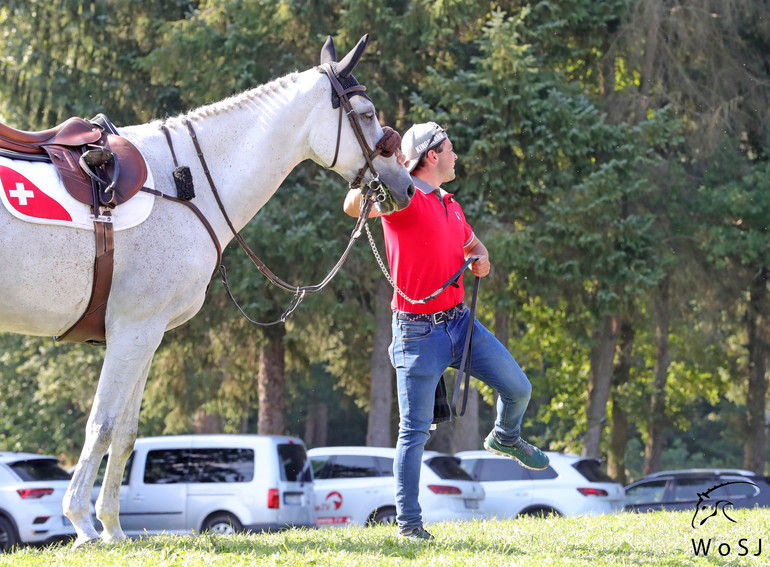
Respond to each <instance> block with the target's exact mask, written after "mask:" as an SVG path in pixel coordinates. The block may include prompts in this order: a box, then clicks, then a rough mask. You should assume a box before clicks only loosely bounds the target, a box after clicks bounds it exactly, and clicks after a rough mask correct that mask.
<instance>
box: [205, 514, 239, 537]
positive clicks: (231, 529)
mask: <svg viewBox="0 0 770 567" xmlns="http://www.w3.org/2000/svg"><path fill="white" fill-rule="evenodd" d="M242 531H243V525H242V524H241V523H240V522H239V521H238V518H236V517H235V516H233V515H231V514H225V513H222V514H215V515H213V516H211V517H210V518H207V519H206V521H205V522H203V528H202V529H201V532H209V533H216V534H234V533H238V532H242Z"/></svg>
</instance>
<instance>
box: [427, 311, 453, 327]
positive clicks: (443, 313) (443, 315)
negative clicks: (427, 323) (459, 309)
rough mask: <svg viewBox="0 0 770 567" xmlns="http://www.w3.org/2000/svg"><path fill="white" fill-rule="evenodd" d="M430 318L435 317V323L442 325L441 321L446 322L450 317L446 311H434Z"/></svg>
mask: <svg viewBox="0 0 770 567" xmlns="http://www.w3.org/2000/svg"><path fill="white" fill-rule="evenodd" d="M430 318H431V319H433V324H434V325H440V324H441V323H446V322H447V321H448V320H449V317H448V315H447V313H446V311H439V312H438V313H433V314H432V315H431V316H430Z"/></svg>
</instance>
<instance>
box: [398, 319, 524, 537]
mask: <svg viewBox="0 0 770 567" xmlns="http://www.w3.org/2000/svg"><path fill="white" fill-rule="evenodd" d="M469 323H470V310H469V309H466V310H465V311H464V312H463V313H462V314H461V315H460V316H458V317H455V318H454V319H452V320H451V321H449V322H447V323H440V324H438V325H434V324H432V323H423V322H414V321H399V320H397V319H396V317H395V315H394V317H393V342H392V343H391V345H390V348H389V354H390V361H391V363H392V364H393V367H394V368H395V369H396V382H397V385H398V408H399V414H400V422H399V430H398V443H397V444H396V459H395V461H394V463H393V474H394V476H395V480H396V512H397V517H396V519H397V522H398V527H399V530H400V531H401V532H402V533H403V532H408V531H411V530H413V529H415V528H419V527H420V526H422V515H421V513H422V510H421V508H420V504H419V503H418V501H417V497H418V494H419V484H420V468H421V466H422V454H423V450H424V448H425V443H426V442H427V441H428V438H429V437H430V433H429V430H430V424H431V422H432V421H433V402H434V395H435V391H436V386H437V385H438V381H439V378H440V377H441V375H442V374H443V372H444V371H445V370H446V369H447V368H449V367H452V368H458V367H459V365H460V359H461V357H462V353H463V347H464V345H465V334H466V330H467V328H468V324H469ZM473 323H474V325H475V328H474V331H473V349H472V352H471V354H470V356H471V372H472V374H473V376H474V377H475V378H478V379H479V380H481V381H482V382H484V383H486V384H487V385H489V386H490V387H492V388H494V389H495V390H497V393H498V394H499V397H498V400H497V419H496V421H495V427H494V432H495V437H497V439H498V441H500V442H501V443H504V444H506V445H509V444H512V443H513V442H514V441H515V440H516V439H517V438H518V437H519V432H520V430H521V420H522V417H523V416H524V411H525V410H526V409H527V405H528V404H529V398H530V395H531V393H532V386H531V384H530V383H529V380H528V379H527V376H526V375H525V374H524V372H522V370H521V368H519V365H518V364H517V363H516V361H515V360H514V359H513V357H512V356H511V354H510V353H509V352H508V350H507V349H506V348H505V347H504V346H503V345H502V344H501V343H500V341H498V340H497V338H495V336H494V335H493V334H492V333H490V332H489V331H488V330H487V329H486V328H485V327H484V326H483V325H482V324H481V323H479V322H478V321H476V320H474V322H473ZM447 388H448V389H451V388H452V384H451V383H450V384H447Z"/></svg>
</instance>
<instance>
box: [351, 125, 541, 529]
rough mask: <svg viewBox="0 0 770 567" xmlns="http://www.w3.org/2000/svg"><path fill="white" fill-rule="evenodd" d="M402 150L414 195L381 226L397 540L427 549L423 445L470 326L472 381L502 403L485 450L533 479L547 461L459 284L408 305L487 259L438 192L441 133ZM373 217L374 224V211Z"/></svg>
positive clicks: (354, 194)
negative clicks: (524, 432)
mask: <svg viewBox="0 0 770 567" xmlns="http://www.w3.org/2000/svg"><path fill="white" fill-rule="evenodd" d="M401 149H402V153H403V156H400V158H401V159H404V160H406V161H405V165H406V167H407V169H408V170H409V171H410V172H411V174H412V179H413V181H414V184H415V187H416V188H417V190H416V191H415V195H414V197H413V198H412V201H411V202H410V204H409V206H408V207H407V208H406V209H403V210H400V211H396V212H394V213H391V214H389V215H387V216H383V217H382V226H383V230H384V233H385V246H386V250H387V255H388V264H389V265H390V270H391V272H392V276H393V281H395V283H396V287H397V288H398V289H397V290H395V291H394V293H393V300H392V302H391V307H392V308H393V342H392V343H391V345H390V348H389V354H390V360H391V363H392V364H393V366H394V368H395V369H396V380H397V386H398V405H399V414H400V421H399V433H398V443H397V444H396V459H395V461H394V464H393V472H394V476H395V480H396V512H397V517H396V519H397V522H398V527H399V531H400V532H401V535H403V536H405V537H410V538H417V539H428V540H430V539H433V536H432V535H430V534H429V533H428V532H427V531H426V530H425V528H424V527H423V525H422V515H421V513H422V511H421V509H420V505H419V503H418V501H417V499H418V495H419V481H420V467H421V466H422V454H423V450H424V447H425V443H426V442H427V440H428V438H429V437H430V433H429V430H430V425H431V422H432V420H433V407H434V399H435V391H436V386H437V385H438V382H439V379H440V378H441V375H442V374H443V372H444V371H445V370H446V369H447V368H449V367H453V368H458V367H459V365H460V362H461V357H462V351H463V347H464V342H465V335H466V333H467V331H468V328H469V325H471V324H472V325H474V331H473V332H474V334H473V348H472V351H471V353H470V358H471V372H472V374H473V375H474V376H475V377H477V378H478V379H480V380H481V381H483V382H484V383H486V384H487V385H489V386H491V387H492V388H494V389H495V390H497V392H498V394H499V397H498V402H497V419H496V420H495V426H494V429H493V430H492V432H491V433H490V434H489V435H488V436H487V438H486V440H485V441H484V448H486V449H487V450H488V451H491V452H493V453H496V454H500V455H504V456H507V457H512V458H514V459H516V460H517V461H519V462H520V463H521V464H522V465H524V466H525V467H528V468H531V469H538V470H540V469H544V468H546V467H547V466H548V457H547V456H546V455H545V454H544V453H543V452H542V451H540V450H539V449H538V448H537V447H534V446H532V445H530V444H529V443H527V442H526V441H524V440H523V439H522V438H521V436H520V431H521V420H522V417H523V415H524V411H525V410H526V409H527V405H528V404H529V398H530V395H531V391H532V387H531V385H530V383H529V380H528V379H527V377H526V375H525V374H524V373H523V372H522V370H521V368H519V365H518V364H517V363H516V361H515V360H514V359H513V357H512V356H511V354H510V353H509V352H508V350H507V349H506V348H505V347H504V346H503V345H502V344H501V343H500V342H499V341H498V340H497V339H496V338H495V336H494V335H493V334H492V333H490V332H489V331H488V330H487V329H486V328H484V327H483V326H482V325H481V324H480V323H479V322H478V321H477V320H473V321H471V317H470V311H469V309H467V307H466V306H465V303H464V302H463V298H464V293H465V291H464V289H463V286H462V277H461V278H460V280H459V282H458V283H459V284H460V286H459V287H454V286H449V287H448V288H447V289H446V290H445V291H443V292H442V293H441V294H439V295H438V297H436V298H435V299H433V300H431V301H428V302H426V303H424V304H423V303H419V302H415V301H419V300H421V299H423V298H425V297H427V296H429V295H431V294H432V293H433V292H435V291H436V290H438V289H440V288H441V287H442V286H443V285H444V284H445V283H446V282H447V281H448V280H449V279H450V278H451V277H452V275H454V274H455V272H457V270H458V269H460V267H461V266H462V265H463V263H464V262H465V260H466V259H467V258H471V257H472V256H476V257H477V258H478V259H477V260H476V261H475V262H473V263H472V264H471V271H472V272H473V274H474V275H475V276H478V277H483V276H486V275H487V274H489V269H490V264H489V253H488V251H487V249H486V247H485V246H484V244H483V243H482V242H481V241H480V240H479V239H478V237H476V235H475V234H474V233H473V230H472V229H471V227H470V225H469V224H468V223H467V222H466V220H465V215H464V214H463V211H462V209H461V208H460V205H459V204H458V203H457V201H455V200H454V197H453V195H451V194H449V193H447V192H446V191H444V190H443V189H442V188H441V185H442V184H443V183H448V182H450V181H452V180H453V179H454V178H455V167H454V165H455V161H456V160H457V154H455V152H454V148H453V147H452V142H451V140H450V139H449V137H448V136H447V134H446V130H445V129H444V128H442V127H440V126H439V125H438V124H436V123H434V122H427V123H425V124H415V125H414V126H412V127H411V128H410V129H409V130H408V131H407V132H406V134H404V137H403V140H402V144H401ZM360 204H361V193H360V191H359V190H357V189H354V190H351V191H350V192H349V193H348V195H347V197H346V199H345V206H344V208H345V212H347V213H348V214H349V215H351V216H356V217H357V216H358V214H359V211H360ZM370 216H371V217H374V216H380V214H379V213H378V212H377V211H376V210H375V209H372V213H370ZM399 290H400V291H401V292H402V293H399ZM404 296H406V297H404Z"/></svg>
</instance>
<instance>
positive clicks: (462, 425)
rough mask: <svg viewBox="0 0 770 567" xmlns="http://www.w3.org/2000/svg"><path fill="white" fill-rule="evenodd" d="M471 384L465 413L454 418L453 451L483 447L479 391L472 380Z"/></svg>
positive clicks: (448, 386) (473, 449)
mask: <svg viewBox="0 0 770 567" xmlns="http://www.w3.org/2000/svg"><path fill="white" fill-rule="evenodd" d="M470 386H471V387H470V390H468V405H467V406H465V415H464V416H463V417H461V418H460V419H454V421H453V422H452V425H453V426H454V435H453V436H452V452H453V453H457V452H459V451H475V450H476V449H481V438H480V437H479V391H478V390H477V389H476V388H475V387H474V386H473V383H472V382H471V385H470ZM450 387H453V386H451V385H450V384H447V388H450ZM450 395H451V391H450ZM450 401H451V400H450ZM452 411H454V409H453V410H452ZM439 427H442V425H439ZM491 428H492V427H491V426H490V429H491Z"/></svg>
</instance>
